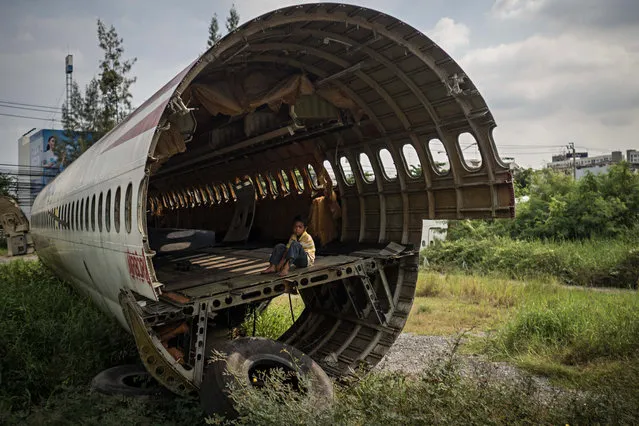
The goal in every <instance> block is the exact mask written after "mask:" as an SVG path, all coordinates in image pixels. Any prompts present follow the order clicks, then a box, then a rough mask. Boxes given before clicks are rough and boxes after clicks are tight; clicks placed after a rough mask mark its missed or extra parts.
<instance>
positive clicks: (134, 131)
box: [102, 102, 167, 153]
mask: <svg viewBox="0 0 639 426" xmlns="http://www.w3.org/2000/svg"><path fill="white" fill-rule="evenodd" d="M166 104H167V103H166V102H162V103H161V104H160V105H158V106H157V108H155V109H154V110H153V111H151V112H150V113H149V114H148V115H147V116H146V117H144V118H143V119H142V120H140V121H139V122H138V123H137V124H136V125H135V126H133V127H131V128H130V129H129V130H128V131H127V132H126V133H124V134H123V135H122V136H120V137H119V138H117V139H116V140H114V141H113V142H112V143H111V144H110V145H109V146H108V147H106V149H104V151H102V152H103V153H104V152H107V151H108V150H110V149H113V148H115V147H116V146H119V145H122V144H123V143H124V142H128V141H130V140H131V139H133V138H134V137H136V136H138V135H141V134H142V133H144V132H146V131H147V130H149V129H152V128H154V127H155V126H157V125H158V121H160V118H161V117H162V113H163V112H164V108H166Z"/></svg>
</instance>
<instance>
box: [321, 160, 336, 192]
mask: <svg viewBox="0 0 639 426" xmlns="http://www.w3.org/2000/svg"><path fill="white" fill-rule="evenodd" d="M322 165H323V166H324V169H325V170H326V173H327V174H328V177H330V178H331V181H333V186H337V178H336V177H335V172H334V171H333V166H331V163H330V162H329V161H328V160H324V163H323V164H322Z"/></svg>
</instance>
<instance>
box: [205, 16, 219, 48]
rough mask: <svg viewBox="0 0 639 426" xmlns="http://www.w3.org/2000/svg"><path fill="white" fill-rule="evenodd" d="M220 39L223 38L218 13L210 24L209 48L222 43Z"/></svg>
mask: <svg viewBox="0 0 639 426" xmlns="http://www.w3.org/2000/svg"><path fill="white" fill-rule="evenodd" d="M220 38H222V36H220V32H219V25H218V23H217V13H214V14H213V17H212V18H211V23H210V24H209V39H208V40H207V46H208V47H211V46H213V45H214V44H215V43H217V42H218V41H220Z"/></svg>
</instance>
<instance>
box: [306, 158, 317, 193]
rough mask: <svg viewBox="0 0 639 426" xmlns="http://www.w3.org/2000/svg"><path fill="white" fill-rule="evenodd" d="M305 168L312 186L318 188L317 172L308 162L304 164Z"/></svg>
mask: <svg viewBox="0 0 639 426" xmlns="http://www.w3.org/2000/svg"><path fill="white" fill-rule="evenodd" d="M306 170H308V177H309V178H310V179H311V184H312V185H313V188H316V189H317V188H319V181H318V180H317V173H316V172H315V168H314V167H313V166H311V165H310V164H309V165H307V166H306Z"/></svg>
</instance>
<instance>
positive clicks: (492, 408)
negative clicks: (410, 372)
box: [209, 357, 635, 425]
mask: <svg viewBox="0 0 639 426" xmlns="http://www.w3.org/2000/svg"><path fill="white" fill-rule="evenodd" d="M451 359H452V362H448V361H442V362H441V363H439V364H438V365H436V366H434V367H433V368H431V369H429V370H427V371H423V372H421V373H420V374H418V375H416V376H407V375H404V374H400V373H390V372H387V373H377V374H369V375H368V376H365V377H361V378H360V380H359V381H358V382H357V383H356V384H352V385H350V384H348V383H347V384H339V385H336V387H335V401H334V403H333V404H331V405H329V406H323V407H322V408H321V409H318V407H317V406H316V405H314V404H313V401H310V402H309V401H308V400H307V399H300V398H296V397H295V396H294V395H291V393H289V392H286V390H285V389H283V387H284V386H283V384H282V383H281V380H277V379H275V380H267V386H266V387H265V388H263V389H258V388H253V387H250V386H245V387H239V388H236V389H235V390H234V392H233V396H234V399H235V401H236V404H237V406H238V408H239V411H240V413H242V415H241V417H240V418H239V419H236V420H235V421H233V422H228V421H225V420H224V419H220V418H214V419H210V420H209V421H210V423H211V424H241V425H272V424H307V425H363V424H375V425H382V424H389V425H395V424H402V425H427V424H482V425H483V424H504V425H505V424H508V425H510V424H531V425H532V424H535V425H536V424H582V423H589V424H590V423H603V424H608V423H614V422H615V420H619V419H621V420H623V421H625V422H628V423H631V421H632V420H635V418H634V417H632V413H631V414H629V415H627V414H625V413H620V412H619V411H617V410H616V409H617V408H619V405H615V404H611V401H610V400H609V398H607V397H600V396H591V395H577V394H576V395H572V396H565V397H563V398H551V399H549V400H543V399H542V398H538V397H535V396H534V395H537V394H538V392H539V391H540V388H539V387H538V385H536V384H535V383H534V382H533V381H532V380H526V381H524V382H523V383H513V382H511V383H500V382H497V381H493V380H490V379H488V378H487V377H486V376H483V377H482V376H479V377H478V378H472V379H471V378H469V377H468V376H465V375H463V374H461V370H460V369H459V365H458V364H457V362H456V360H455V357H452V358H451Z"/></svg>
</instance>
